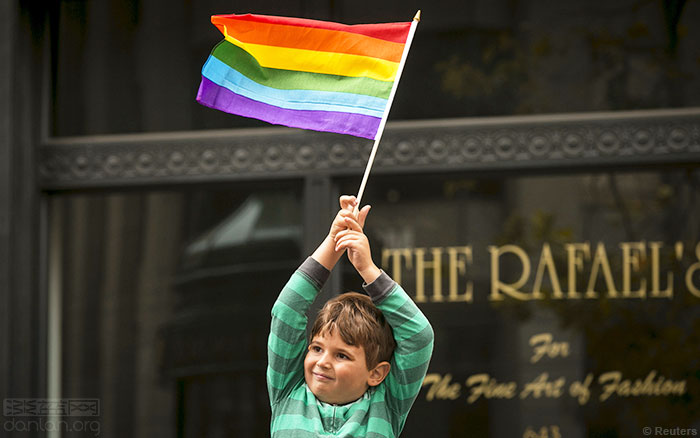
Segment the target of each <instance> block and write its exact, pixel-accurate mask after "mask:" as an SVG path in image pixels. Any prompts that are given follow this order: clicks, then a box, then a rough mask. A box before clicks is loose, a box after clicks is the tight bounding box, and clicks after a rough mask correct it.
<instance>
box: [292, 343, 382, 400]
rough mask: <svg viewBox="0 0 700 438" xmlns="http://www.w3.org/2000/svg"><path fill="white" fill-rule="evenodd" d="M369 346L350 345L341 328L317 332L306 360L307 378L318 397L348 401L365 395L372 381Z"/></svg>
mask: <svg viewBox="0 0 700 438" xmlns="http://www.w3.org/2000/svg"><path fill="white" fill-rule="evenodd" d="M370 377H371V371H370V370H368V369H367V362H366V361H365V349H364V348H362V347H361V346H354V345H348V344H346V343H345V341H343V339H342V338H341V337H340V335H338V330H333V332H332V333H328V331H325V332H322V333H320V334H318V335H316V336H315V337H314V338H313V339H312V340H311V344H309V351H308V352H307V353H306V358H305V359H304V379H305V380H306V384H307V385H308V387H309V389H311V392H313V393H314V395H315V396H316V398H318V399H319V400H321V401H323V402H325V403H331V404H339V405H340V404H346V403H350V402H353V401H355V400H357V399H358V398H360V397H362V394H364V393H365V391H367V388H368V387H369V384H370V381H371V379H370Z"/></svg>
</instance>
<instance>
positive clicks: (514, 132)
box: [0, 0, 700, 438]
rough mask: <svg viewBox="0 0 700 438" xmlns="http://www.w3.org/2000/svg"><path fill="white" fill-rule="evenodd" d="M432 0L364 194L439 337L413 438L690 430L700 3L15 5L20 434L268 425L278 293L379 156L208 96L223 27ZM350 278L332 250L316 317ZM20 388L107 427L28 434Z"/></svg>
mask: <svg viewBox="0 0 700 438" xmlns="http://www.w3.org/2000/svg"><path fill="white" fill-rule="evenodd" d="M418 9H420V10H421V11H422V21H421V22H420V24H419V26H418V29H417V32H416V36H415V39H414V42H413V46H412V48H411V51H410V54H409V57H408V61H407V64H406V67H405V70H404V73H403V76H402V79H401V85H400V87H399V88H398V92H397V95H396V99H395V101H394V105H393V107H392V110H391V114H390V117H389V123H388V125H387V131H386V134H385V137H384V140H383V141H382V144H381V146H380V153H379V155H378V158H377V163H376V169H375V170H374V171H373V174H372V176H371V178H370V181H369V184H368V187H367V191H366V193H365V197H364V202H365V203H369V204H371V205H372V206H373V208H372V212H371V214H370V216H369V219H368V221H367V227H366V232H367V234H368V235H369V237H370V241H371V243H372V250H373V254H374V256H375V262H376V263H377V264H380V265H381V267H382V268H383V269H385V270H386V271H387V272H388V273H389V274H390V275H392V276H393V277H394V278H395V279H396V280H397V281H399V282H400V283H401V284H402V286H403V287H404V288H405V289H406V290H407V291H408V293H409V294H410V295H411V296H412V297H413V298H414V300H415V301H416V302H417V303H418V305H419V306H420V307H421V309H422V310H423V311H424V313H425V314H426V315H427V316H428V318H429V319H430V320H431V322H432V324H433V326H434V328H435V332H436V344H435V354H434V357H433V360H432V362H431V366H430V369H429V371H428V373H429V380H427V384H426V385H425V386H424V388H423V390H422V391H421V394H420V395H419V397H418V400H417V401H416V403H415V405H414V408H413V410H412V413H411V414H410V415H409V417H408V421H407V424H406V428H405V430H404V432H403V434H402V436H403V437H407V438H410V437H425V436H427V435H428V434H430V435H431V436H434V437H450V438H452V437H455V438H456V437H466V436H481V437H498V438H508V437H523V438H545V437H546V438H560V437H565V438H572V437H573V438H578V437H629V436H641V435H642V434H643V430H644V429H643V428H644V427H652V428H656V427H659V428H662V429H661V430H662V432H663V430H664V429H665V430H671V429H673V428H679V430H680V429H685V430H695V431H699V432H700V363H699V362H700V355H698V351H700V322H699V321H700V318H699V317H700V310H699V309H700V273H699V272H698V271H700V264H699V263H700V247H698V244H699V243H700V204H698V195H699V194H700V193H699V192H700V159H698V157H700V155H699V153H700V26H698V23H700V2H698V1H697V0H675V1H674V0H612V1H610V0H608V1H602V0H588V1H578V0H562V1H551V0H538V1H534V0H533V1H523V0H488V1H487V0H473V1H471V0H470V1H447V0H434V1H432V2H430V3H429V4H420V2H416V1H412V0H403V1H384V2H380V3H378V2H368V1H367V2H366V1H352V2H350V1H340V0H326V1H321V0H309V1H287V2H272V1H265V0H262V1H256V2H248V1H235V2H231V1H228V2H224V1H214V0H200V1H196V2H195V1H189V0H183V1H177V0H176V1H167V2H166V1H162V0H140V1H136V0H134V1H117V0H103V1H102V0H101V1H97V0H93V1H87V0H60V1H59V0H52V1H46V2H32V1H16V0H11V1H8V2H3V5H2V6H0V24H1V25H0V28H2V31H1V32H2V33H1V34H0V40H1V41H2V42H1V43H0V49H1V50H0V65H2V66H1V67H0V96H2V99H0V101H1V102H2V103H1V105H2V106H0V178H1V181H2V182H0V187H1V188H0V215H1V216H0V239H1V240H2V241H1V242H0V243H1V244H0V251H2V252H1V253H0V320H1V321H2V324H3V326H2V327H1V328H0V341H2V352H1V354H2V356H0V367H2V368H0V371H1V373H2V380H1V381H0V395H2V397H3V399H4V408H5V409H4V411H3V418H2V421H3V425H4V430H3V433H6V434H7V436H21V437H25V436H41V437H44V436H47V437H82V436H98V435H100V436H105V437H112V436H115V437H128V436H131V437H153V436H157V437H178V438H180V437H183V438H184V437H187V438H189V437H207V438H210V437H211V438H215V437H216V438H218V437H264V436H269V416H270V410H269V404H268V399H267V392H266V387H265V365H266V339H267V334H268V328H269V312H270V308H271V306H272V303H273V302H274V300H275V298H276V296H277V294H278V293H279V291H280V289H281V287H282V286H283V285H284V283H285V282H286V280H287V278H288V277H289V275H290V274H291V273H292V272H293V270H294V269H295V268H296V267H297V266H298V265H299V263H301V261H303V260H304V259H305V258H306V256H307V255H309V254H310V253H311V251H312V250H313V249H314V248H315V246H316V245H317V244H318V243H319V242H320V240H321V239H322V238H323V236H324V235H325V233H326V232H327V229H328V226H329V224H330V221H331V219H332V217H333V216H334V214H335V212H336V210H337V198H338V196H339V195H340V194H341V193H355V192H356V191H357V187H358V186H359V183H360V179H361V175H362V171H363V169H364V164H365V163H366V160H367V156H368V154H369V150H370V148H371V145H372V142H371V141H367V140H363V139H357V138H352V137H344V136H340V135H335V134H327V133H313V132H303V131H300V130H295V129H289V128H281V127H271V126H270V125H266V124H264V123H262V122H259V121H257V120H253V119H246V118H242V117H237V116H231V115H228V114H224V113H221V112H217V111H214V110H211V109H209V108H205V107H202V106H200V105H198V104H197V103H196V102H195V95H196V92H197V88H198V85H199V80H200V69H201V67H202V65H203V64H204V61H205V60H206V58H207V56H208V54H209V52H210V51H211V49H212V48H213V47H214V45H215V44H216V43H217V42H218V41H220V40H221V35H220V34H219V32H218V31H217V29H216V28H215V27H214V26H213V25H212V24H211V23H210V21H209V20H210V16H211V15H214V14H227V13H247V12H251V13H257V14H270V15H284V16H295V17H304V18H313V19H320V20H331V21H338V22H342V23H346V24H359V23H375V22H388V21H410V20H411V18H412V17H413V16H414V14H415V12H416V11H417V10H418ZM360 287H361V281H360V278H359V277H358V276H357V275H356V273H355V272H354V270H353V269H352V266H350V265H349V264H348V263H346V262H342V263H341V264H340V265H339V266H338V268H337V269H336V270H335V271H334V273H333V275H332V276H331V278H330V280H329V283H328V285H327V286H326V288H324V290H323V292H322V293H321V295H320V297H319V300H317V303H316V305H315V307H314V311H315V310H316V309H317V308H318V306H319V305H320V304H322V302H323V301H325V300H326V299H327V298H329V297H331V296H334V295H336V294H338V293H342V292H344V291H348V290H357V289H359V288H360ZM546 339H551V342H549V343H547V342H541V343H540V342H538V340H546ZM543 346H545V347H548V348H544V349H541V350H538V349H537V347H543ZM538 351H539V352H540V353H542V357H540V358H538V359H537V360H535V356H536V354H537V352H538ZM484 376H486V377H485V379H486V380H485V381H487V382H490V385H485V386H483V387H479V386H478V384H477V383H475V382H478V381H480V380H479V379H483V378H484ZM615 376H619V378H620V380H619V384H618V385H617V386H615V387H614V388H613V387H612V386H610V384H611V383H612V382H614V380H615V378H616V377H615ZM586 381H588V383H587V384H586V383H585V382H586ZM624 381H627V383H625V382H624ZM440 382H441V383H440ZM532 382H539V383H540V385H539V386H537V385H530V386H528V383H532ZM545 382H546V383H545ZM576 382H581V385H578V386H577V385H576ZM509 383H512V384H513V385H514V386H515V388H516V389H515V390H514V391H511V392H510V393H509V391H508V390H506V389H505V388H506V387H507V386H508V384H509ZM499 385H500V386H499ZM572 385H573V386H572ZM582 387H583V388H585V389H587V390H589V393H588V397H587V398H582V397H581V388H582ZM477 388H481V389H483V391H484V393H483V395H481V396H479V397H476V396H475V397H473V398H472V397H470V396H471V395H473V394H475V392H474V391H477ZM487 388H490V390H488V389H487ZM572 388H573V389H572ZM613 389H614V391H613V393H612V395H610V394H608V396H606V390H613ZM584 392H585V391H584ZM20 399H22V400H24V399H40V400H46V399H50V400H67V399H70V400H73V399H75V400H80V399H88V400H99V415H96V416H91V417H86V418H87V419H88V420H90V421H93V423H91V424H92V425H94V426H95V427H86V424H87V423H78V422H77V421H78V420H77V417H75V416H71V415H69V414H66V413H65V412H53V414H55V416H54V417H47V416H43V417H41V418H43V419H44V420H46V419H47V418H51V419H53V420H54V421H56V420H62V421H64V423H62V424H61V425H59V426H56V424H58V423H56V422H54V423H46V422H45V423H41V424H44V425H46V424H53V425H54V427H43V428H42V427H40V426H41V424H39V426H37V427H36V428H33V426H32V424H30V423H27V422H26V421H29V420H28V419H29V418H34V417H28V416H18V414H17V413H16V411H13V410H10V409H8V408H7V406H9V405H8V403H10V402H8V400H10V401H12V400H14V401H17V400H20ZM22 403H24V402H22ZM20 420H23V421H25V422H24V423H22V422H21V421H20ZM81 420H84V418H82V417H81ZM81 424H82V426H80V425H81ZM96 429H97V432H98V434H96ZM654 431H655V429H654ZM655 433H656V432H655ZM666 435H667V434H666ZM658 436H662V435H658Z"/></svg>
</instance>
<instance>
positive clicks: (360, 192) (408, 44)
mask: <svg viewBox="0 0 700 438" xmlns="http://www.w3.org/2000/svg"><path fill="white" fill-rule="evenodd" d="M418 22H420V11H418V12H417V13H416V16H415V17H413V22H412V23H411V28H410V29H409V30H408V36H407V37H406V45H405V46H404V48H403V53H402V54H401V62H399V69H398V70H397V71H396V79H394V84H393V86H392V87H391V92H390V93H389V100H388V102H387V103H386V108H384V114H383V115H382V120H381V121H380V122H379V129H377V135H375V137H374V146H372V152H371V153H370V154H369V161H367V167H366V168H365V174H364V176H363V177H362V183H361V184H360V189H359V190H358V191H357V206H356V207H355V209H356V211H357V209H359V208H360V202H361V201H362V195H363V194H364V192H365V187H366V186H367V179H368V178H369V172H370V170H372V164H373V163H374V156H375V155H376V154H377V149H378V147H379V140H381V138H382V133H383V132H384V125H386V119H387V118H388V117H389V110H390V109H391V104H392V103H393V102H394V95H395V94H396V89H397V88H398V87H399V80H400V79H401V72H403V66H404V64H406V58H407V57H408V50H409V49H410V48H411V42H412V41H413V34H414V33H416V26H418Z"/></svg>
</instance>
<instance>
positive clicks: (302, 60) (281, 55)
mask: <svg viewBox="0 0 700 438" xmlns="http://www.w3.org/2000/svg"><path fill="white" fill-rule="evenodd" d="M225 38H226V41H228V42H230V43H231V44H235V45H237V46H238V47H240V48H242V49H243V50H245V51H246V52H248V53H250V54H251V55H252V56H253V57H255V59H257V61H258V63H260V65H261V66H262V67H267V68H276V69H281V70H294V71H306V72H311V73H323V74H331V75H339V76H351V77H365V78H371V79H377V80H380V81H393V80H394V79H395V78H396V72H397V71H398V68H399V63H398V62H392V61H387V60H385V59H379V58H372V57H368V56H361V55H351V54H347V53H333V52H319V51H315V50H307V49H293V48H288V47H276V46H267V45H261V44H249V43H244V42H241V41H239V40H237V39H236V38H234V37H232V36H230V35H228V34H225Z"/></svg>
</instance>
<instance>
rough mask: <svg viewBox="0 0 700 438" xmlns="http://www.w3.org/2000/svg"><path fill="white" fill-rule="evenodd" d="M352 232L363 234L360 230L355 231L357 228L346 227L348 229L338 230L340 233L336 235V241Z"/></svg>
mask: <svg viewBox="0 0 700 438" xmlns="http://www.w3.org/2000/svg"><path fill="white" fill-rule="evenodd" d="M352 234H356V235H358V236H359V235H361V234H362V233H358V232H357V231H355V230H351V229H349V228H346V229H344V230H342V231H338V233H337V234H336V235H335V240H336V242H337V241H338V240H340V239H342V238H343V237H345V236H348V235H352Z"/></svg>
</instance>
